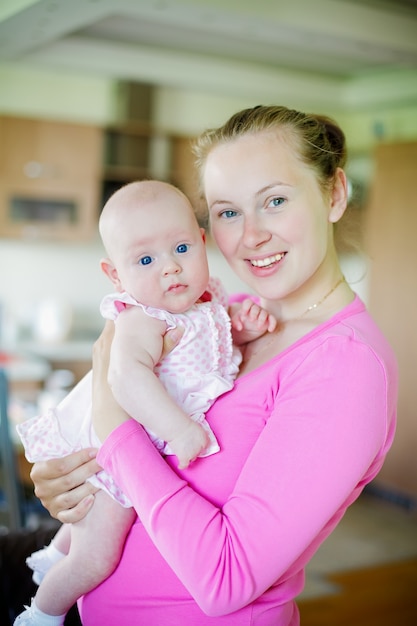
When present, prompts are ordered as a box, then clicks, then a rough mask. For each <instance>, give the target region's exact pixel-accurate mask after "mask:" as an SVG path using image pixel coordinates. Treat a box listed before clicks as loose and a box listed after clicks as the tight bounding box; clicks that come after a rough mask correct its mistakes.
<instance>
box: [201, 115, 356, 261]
mask: <svg viewBox="0 0 417 626" xmlns="http://www.w3.org/2000/svg"><path fill="white" fill-rule="evenodd" d="M264 132H276V133H277V134H279V136H280V138H282V139H283V140H284V141H286V142H287V143H288V145H289V146H290V147H291V148H292V149H293V150H294V151H295V153H296V154H297V156H298V158H299V159H300V161H302V162H303V163H304V164H305V165H307V166H308V167H310V168H311V169H312V170H313V171H314V172H315V175H316V177H317V181H318V184H319V185H320V187H321V189H322V191H323V193H329V192H330V191H331V189H332V187H333V183H334V181H335V177H336V172H337V169H338V168H342V169H343V168H344V167H345V165H346V160H347V148H346V138H345V134H344V132H343V131H342V129H341V128H340V126H339V125H338V124H337V123H336V122H335V121H334V120H333V119H331V118H330V117H327V116H325V115H317V114H314V113H303V112H302V111H297V110H295V109H289V108H287V107H285V106H275V105H270V106H264V105H258V106H255V107H253V108H250V109H243V110H242V111H239V112H238V113H235V114H234V115H232V117H231V118H230V119H229V120H228V121H227V122H226V123H225V124H223V126H220V127H219V128H213V129H209V130H206V131H204V132H203V133H201V135H200V136H199V137H197V139H196V140H195V142H194V144H193V153H194V155H195V157H196V165H197V168H198V170H199V173H200V186H201V195H202V196H204V190H203V185H202V174H203V170H204V165H205V161H206V159H207V156H208V154H209V153H210V152H211V150H213V149H214V148H215V147H216V146H218V145H222V144H227V143H229V142H231V141H233V140H235V139H238V138H240V137H243V136H244V135H255V134H257V133H264ZM348 213H349V214H350V211H348V212H345V215H344V216H343V218H342V220H340V223H337V224H335V225H334V226H335V236H336V244H337V247H338V249H348V250H354V251H358V250H359V242H358V240H357V236H356V229H352V228H351V225H350V224H349V222H350V215H349V216H348ZM353 230H355V232H353Z"/></svg>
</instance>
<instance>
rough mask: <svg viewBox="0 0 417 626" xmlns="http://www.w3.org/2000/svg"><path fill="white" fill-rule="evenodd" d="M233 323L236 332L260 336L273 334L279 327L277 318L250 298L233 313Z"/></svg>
mask: <svg viewBox="0 0 417 626" xmlns="http://www.w3.org/2000/svg"><path fill="white" fill-rule="evenodd" d="M231 321H232V327H233V329H234V330H236V331H238V332H242V331H247V332H251V333H252V332H253V333H255V334H257V335H258V336H260V335H263V334H264V333H266V332H270V333H272V332H273V331H274V330H275V328H276V326H277V320H276V318H275V316H274V315H272V314H271V313H269V312H268V311H266V310H265V309H264V308H262V307H261V306H259V304H256V302H254V301H253V300H251V299H250V298H246V299H245V300H243V302H242V303H241V304H240V306H239V308H238V309H237V310H235V311H234V312H233V314H232V316H231Z"/></svg>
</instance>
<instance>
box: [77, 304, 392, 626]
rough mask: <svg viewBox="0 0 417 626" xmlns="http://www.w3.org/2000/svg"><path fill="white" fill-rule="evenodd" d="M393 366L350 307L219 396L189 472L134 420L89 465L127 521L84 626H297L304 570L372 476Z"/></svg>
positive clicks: (360, 311) (379, 456)
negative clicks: (204, 443) (212, 446)
mask: <svg viewBox="0 0 417 626" xmlns="http://www.w3.org/2000/svg"><path fill="white" fill-rule="evenodd" d="M396 401H397V368H396V361H395V358H394V355H393V353H392V351H391V349H390V347H389V345H388V344H387V342H386V340H385V339H384V337H383V336H382V334H381V333H380V331H379V330H378V328H377V327H376V325H375V324H374V322H373V321H372V319H371V317H370V316H369V314H368V313H367V312H366V310H365V307H364V305H363V303H362V302H361V301H360V299H359V298H358V297H356V298H355V300H354V301H353V302H352V303H351V304H349V305H348V306H347V307H345V308H344V309H343V310H342V311H341V312H339V313H338V314H337V315H335V316H334V317H333V318H332V319H331V320H329V321H328V322H326V323H324V324H322V325H320V326H319V327H317V328H316V329H315V330H313V331H312V332H311V333H309V334H308V335H306V336H305V337H303V338H302V339H300V340H299V341H298V342H296V343H295V344H294V345H292V346H291V347H290V348H288V349H287V350H285V351H284V352H282V353H281V354H279V355H277V356H276V357H275V358H273V359H272V360H271V361H269V362H268V363H265V364H264V365H262V366H261V367H259V368H258V369H256V370H255V371H252V372H250V373H248V374H246V375H242V376H241V377H240V378H238V380H237V381H236V385H235V388H234V389H233V390H232V391H230V392H228V393H226V394H225V395H223V396H222V397H220V398H219V399H218V400H217V401H216V403H215V404H214V406H213V407H212V408H211V409H210V411H209V413H208V414H207V419H208V421H209V423H210V425H211V427H212V428H213V430H214V432H215V433H216V436H217V438H218V441H219V443H220V447H221V452H219V453H218V454H215V455H213V456H211V457H208V458H205V459H198V460H197V461H195V462H194V463H193V464H192V465H191V466H190V467H189V468H187V469H186V470H183V471H180V470H178V469H176V467H175V461H174V459H172V458H168V459H166V460H164V459H163V458H162V457H161V456H160V455H159V453H158V452H157V451H156V450H155V448H154V446H153V445H152V444H151V443H150V441H149V439H148V437H147V435H146V433H145V432H144V430H143V429H142V428H141V426H139V425H138V424H137V423H136V422H134V421H133V420H129V421H127V422H125V423H124V424H123V425H121V426H120V427H118V428H117V429H116V430H114V431H113V432H112V434H111V435H110V436H109V437H108V438H107V439H106V441H105V442H104V444H103V446H102V448H101V449H100V451H99V455H98V460H99V462H100V463H101V464H102V465H103V467H104V468H105V469H106V470H107V471H108V472H111V473H112V474H113V475H114V476H115V478H116V480H117V481H118V482H119V484H120V486H121V487H122V489H123V491H124V492H125V493H126V494H127V495H128V497H129V498H130V500H131V501H132V502H133V505H134V507H135V509H136V511H137V514H138V519H137V521H136V523H135V524H134V525H133V527H132V530H131V532H130V535H129V537H128V539H127V542H126V546H125V550H124V554H123V557H122V560H121V562H120V565H119V567H118V568H117V570H116V572H115V573H114V574H113V575H112V576H111V577H110V578H108V579H107V580H106V581H105V582H104V583H102V584H101V585H100V586H99V587H98V588H97V589H95V590H93V591H92V592H90V593H89V594H87V595H86V596H85V597H84V598H83V599H82V600H81V602H80V610H81V616H82V621H83V624H84V626H95V625H96V624H100V625H104V626H105V625H108V626H110V625H111V626H113V624H119V623H120V624H129V626H136V625H138V626H139V625H140V626H145V625H146V626H164V625H169V626H184V624H187V625H190V626H206V625H218V626H220V625H222V624H227V625H228V626H246V625H248V626H249V625H251V626H272V625H273V626H290V625H291V626H296V625H298V624H299V616H298V610H297V607H296V605H295V602H294V598H295V597H296V596H297V595H298V594H299V593H300V591H301V590H302V588H303V584H304V567H305V565H306V563H307V562H308V561H309V560H310V558H311V556H312V555H313V554H314V553H315V552H316V550H317V548H318V547H319V545H320V544H321V543H322V542H323V540H324V539H325V538H326V537H327V536H328V535H329V534H330V532H331V531H332V530H333V528H334V527H335V525H336V524H337V523H338V521H339V520H340V519H341V517H342V516H343V514H344V512H345V510H346V508H347V507H348V506H349V505H350V504H351V503H352V502H353V501H354V500H355V499H356V498H357V497H358V495H359V494H360V492H361V491H362V489H363V487H364V486H365V484H366V483H368V482H369V481H370V480H372V479H373V478H374V477H375V475H376V474H377V473H378V471H379V469H380V468H381V465H382V463H383V460H384V457H385V455H386V453H387V451H388V449H389V447H390V445H391V443H392V439H393V435H394V428H395V415H396Z"/></svg>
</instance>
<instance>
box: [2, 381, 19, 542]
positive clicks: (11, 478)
mask: <svg viewBox="0 0 417 626" xmlns="http://www.w3.org/2000/svg"><path fill="white" fill-rule="evenodd" d="M8 398H9V390H8V381H7V376H6V373H5V371H4V370H3V369H1V368H0V476H1V482H0V489H1V490H2V492H3V495H4V500H5V501H4V503H3V502H2V503H1V504H0V511H1V512H2V513H4V514H6V516H7V519H8V523H7V527H8V528H9V529H10V530H19V529H21V528H23V526H24V519H23V517H24V515H23V503H24V497H23V489H22V485H21V482H20V477H19V472H18V467H17V459H16V453H15V448H14V444H13V441H12V439H11V437H10V428H9V419H8Z"/></svg>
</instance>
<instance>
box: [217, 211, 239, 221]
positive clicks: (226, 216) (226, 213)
mask: <svg viewBox="0 0 417 626" xmlns="http://www.w3.org/2000/svg"><path fill="white" fill-rule="evenodd" d="M236 215H237V212H236V211H233V210H232V209H227V210H226V211H223V212H222V213H220V217H223V218H224V219H229V218H231V217H236Z"/></svg>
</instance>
